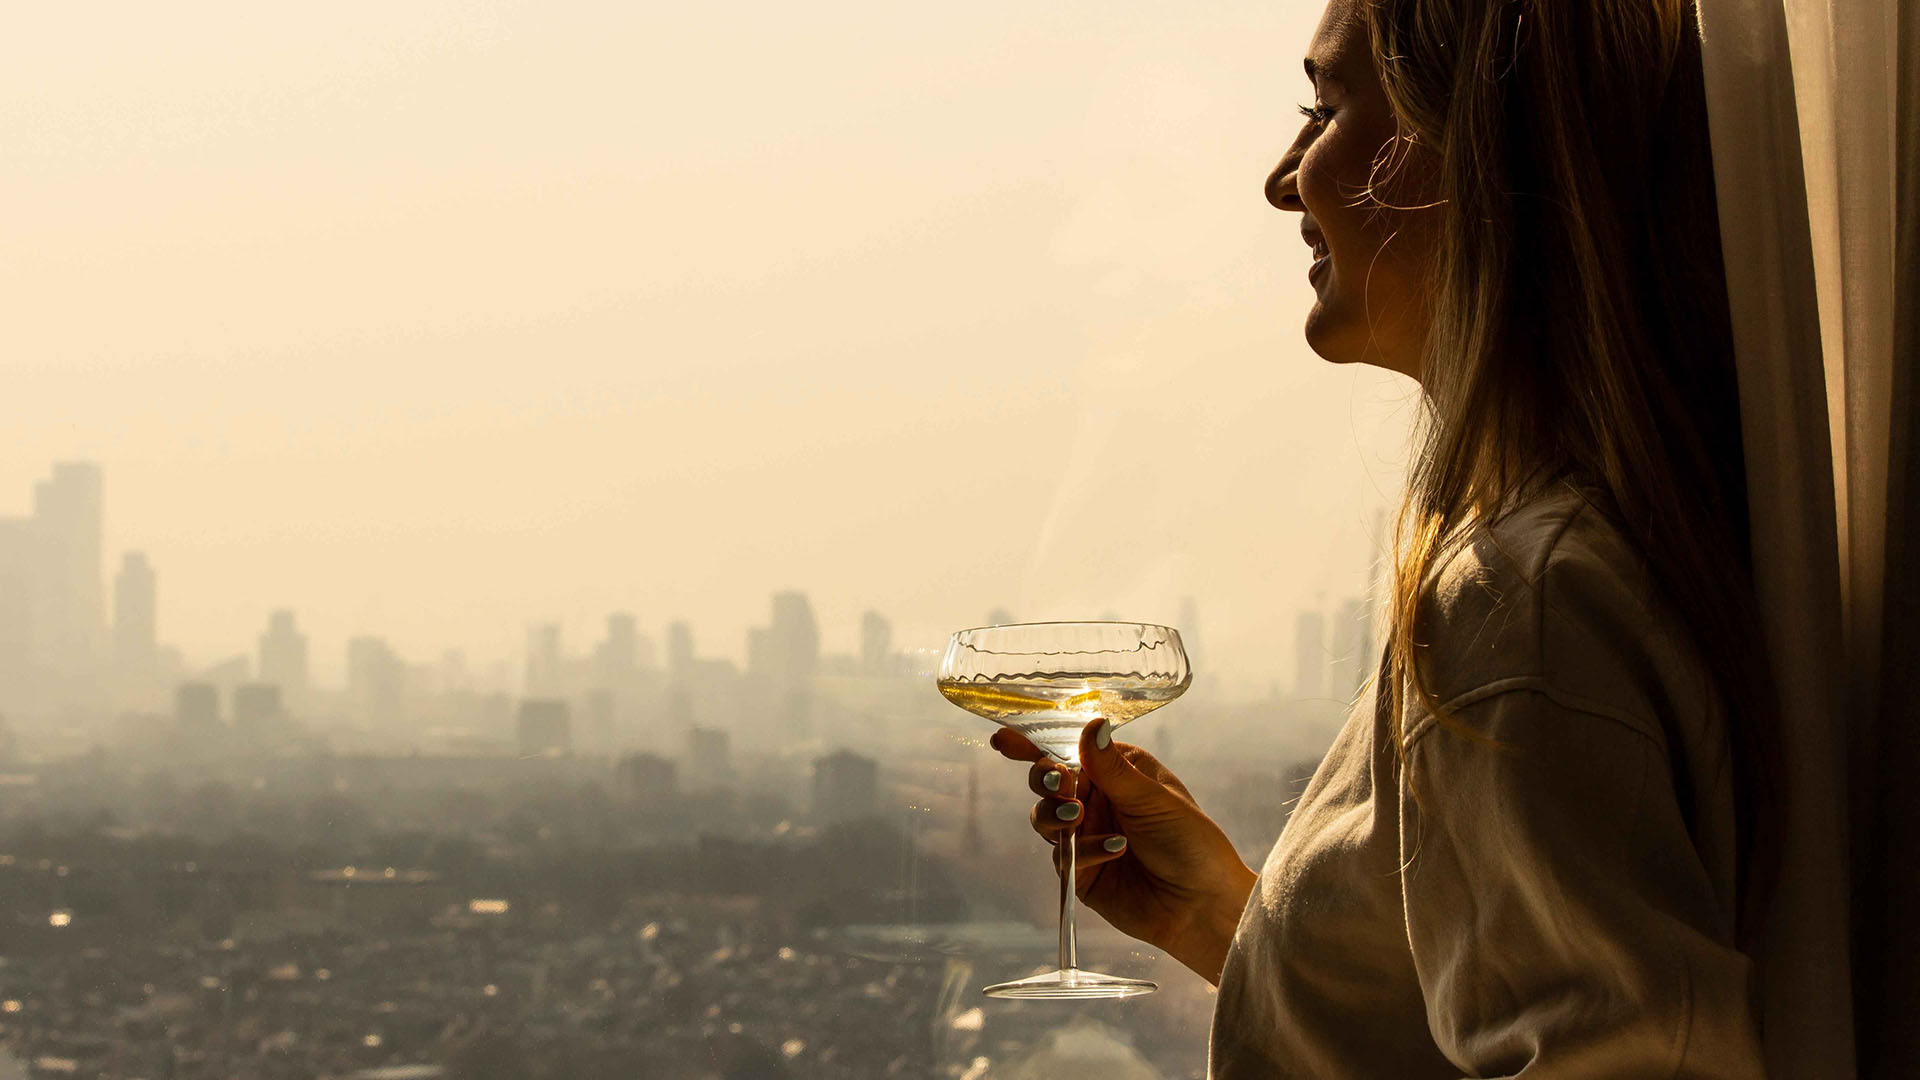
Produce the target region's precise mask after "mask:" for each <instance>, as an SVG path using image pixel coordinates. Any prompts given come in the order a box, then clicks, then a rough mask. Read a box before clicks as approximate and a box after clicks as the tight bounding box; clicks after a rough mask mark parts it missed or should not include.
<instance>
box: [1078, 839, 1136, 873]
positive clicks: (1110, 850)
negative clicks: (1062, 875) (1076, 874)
mask: <svg viewBox="0 0 1920 1080" xmlns="http://www.w3.org/2000/svg"><path fill="white" fill-rule="evenodd" d="M1126 853H1127V838H1126V837H1124V836H1121V835H1120V834H1119V833H1092V834H1088V835H1084V836H1079V837H1076V838H1075V839H1074V843H1073V865H1074V868H1075V869H1077V870H1083V871H1084V870H1091V869H1093V868H1094V867H1096V866H1103V865H1105V864H1107V863H1110V862H1112V861H1114V860H1115V859H1118V858H1120V857H1121V856H1123V855H1125V854H1126Z"/></svg>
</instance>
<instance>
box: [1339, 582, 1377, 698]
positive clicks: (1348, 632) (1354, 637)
mask: <svg viewBox="0 0 1920 1080" xmlns="http://www.w3.org/2000/svg"><path fill="white" fill-rule="evenodd" d="M1367 631H1368V626H1367V605H1366V603H1365V602H1364V601H1362V600H1358V599H1354V600H1347V601H1345V602H1343V603H1342V604H1341V605H1340V611H1339V613H1338V614H1336V615H1335V616H1334V619H1333V641H1332V646H1333V659H1332V663H1331V664H1330V665H1329V666H1328V667H1329V674H1330V675H1331V677H1332V685H1331V686H1329V687H1328V688H1327V692H1328V693H1329V694H1332V695H1333V696H1334V697H1337V698H1339V699H1340V700H1342V701H1348V700H1351V699H1352V698H1353V697H1354V695H1355V694H1357V693H1359V691H1360V685H1361V683H1363V682H1365V681H1366V679H1367V677H1368V676H1370V675H1372V674H1373V662H1374V661H1375V660H1376V659H1378V658H1377V657H1373V656H1369V655H1368V651H1369V637H1370V635H1369V634H1368V632H1367Z"/></svg>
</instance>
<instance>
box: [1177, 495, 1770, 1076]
mask: <svg viewBox="0 0 1920 1080" xmlns="http://www.w3.org/2000/svg"><path fill="white" fill-rule="evenodd" d="M1594 498H1597V496H1591V495H1589V494H1583V493H1582V491H1581V490H1579V489H1576V488H1575V487H1573V486H1572V485H1570V484H1566V483H1564V482H1563V483H1560V484H1558V485H1556V486H1554V487H1553V488H1551V489H1550V490H1549V491H1548V492H1547V493H1546V494H1544V495H1541V496H1539V497H1537V498H1534V499H1532V500H1530V501H1529V502H1527V503H1525V504H1523V505H1521V506H1520V507H1518V508H1517V509H1516V510H1514V511H1512V512H1510V513H1508V514H1507V515H1505V516H1504V517H1502V518H1501V519H1500V520H1498V521H1496V522H1495V523H1493V524H1491V525H1488V526H1483V527H1482V528H1480V529H1479V530H1478V531H1477V532H1476V533H1475V535H1474V536H1473V538H1472V540H1471V542H1470V543H1469V544H1468V545H1466V546H1465V547H1464V548H1463V549H1462V550H1461V552H1460V553H1459V554H1458V555H1457V556H1455V557H1453V558H1451V559H1449V560H1448V561H1447V562H1446V564H1445V565H1444V567H1443V568H1442V570H1441V572H1440V573H1439V574H1438V576H1437V578H1436V584H1435V586H1434V592H1433V593H1431V594H1430V597H1431V599H1430V600H1429V602H1428V603H1427V605H1426V609H1427V618H1426V620H1425V621H1424V622H1423V624H1422V629H1421V633H1420V634H1419V637H1420V639H1421V640H1422V641H1424V642H1426V643H1428V645H1429V648H1430V651H1431V657H1432V661H1431V662H1432V667H1431V671H1432V674H1433V678H1434V681H1435V682H1436V683H1437V685H1436V686H1435V687H1434V689H1435V692H1436V696H1437V697H1438V698H1439V699H1440V700H1441V701H1442V702H1445V703H1446V704H1447V705H1448V706H1450V707H1451V709H1452V710H1453V711H1454V713H1455V715H1456V716H1457V717H1458V718H1459V719H1460V720H1461V721H1462V722H1464V723H1465V724H1466V725H1468V726H1469V727H1470V728H1471V729H1473V730H1475V731H1478V732H1480V733H1482V734H1484V735H1486V736H1490V737H1491V738H1493V739H1495V740H1498V741H1499V742H1500V743H1501V744H1504V745H1500V746H1495V745H1489V744H1487V743H1485V742H1481V741H1477V740H1475V739H1473V738H1470V737H1466V736H1463V735H1462V734H1460V733H1458V732H1456V731H1454V730H1451V729H1448V728H1445V727H1442V726H1439V725H1437V724H1436V723H1435V722H1434V720H1433V718H1432V716H1431V715H1430V714H1429V713H1428V712H1427V711H1426V710H1425V709H1424V708H1422V707H1420V706H1419V705H1418V704H1417V699H1416V701H1415V702H1414V703H1413V704H1410V705H1409V706H1408V708H1409V710H1410V711H1409V714H1408V717H1407V730H1408V731H1409V732H1410V734H1411V739H1412V742H1411V746H1410V747H1409V750H1408V753H1407V758H1406V760H1407V762H1408V766H1407V768H1406V769H1405V770H1404V775H1403V769H1402V768H1401V767H1400V765H1399V763H1398V762H1397V760H1396V757H1395V755H1394V752H1393V745H1392V741H1391V732H1392V731H1393V724H1392V719H1393V718H1392V717H1391V716H1390V715H1389V712H1388V709H1387V708H1386V707H1385V702H1384V699H1385V697H1386V695H1384V694H1382V695H1379V696H1378V698H1376V696H1375V695H1374V693H1373V692H1372V691H1371V690H1369V691H1368V693H1367V694H1366V695H1365V696H1363V697H1362V699H1361V700H1360V702H1359V704H1358V705H1357V706H1356V707H1355V708H1354V711H1353V713H1352V715H1351V716H1350V717H1349V718H1348V720H1347V723H1346V725H1345V727H1344V729H1343V730H1342V731H1341V732H1340V734H1339V736H1338V737H1337V738H1336V739H1335V741H1334V744H1333V747H1332V749H1330V750H1329V751H1328V752H1327V756H1326V760H1325V761H1323V762H1322V763H1321V765H1320V768H1319V770H1318V771H1317V772H1316V773H1315V774H1314V776H1313V779H1312V781H1311V782H1310V783H1309V784H1308V785H1307V789H1306V791H1305V793H1304V794H1303V795H1302V797H1301V799H1300V801H1299V803H1298V805H1297V806H1296V807H1295V809H1294V811H1293V815H1292V817H1291V819H1290V820H1289V821H1288V822H1287V826H1286V828H1285V829H1284V830H1283V831H1282V833H1281V835H1280V839H1279V841H1278V842H1277V843H1276V844H1275V845H1274V848H1273V852H1272V854H1270V855H1269V856H1268V857H1267V862H1266V866H1265V868H1264V869H1263V870H1262V871H1261V874H1260V882H1259V884H1258V886H1256V887H1255V889H1254V892H1253V895H1252V897H1250V898H1249V900H1248V903H1247V907H1246V910H1245V912H1244V913H1243V914H1242V916H1241V920H1240V927H1239V931H1238V933H1237V934H1236V935H1235V937H1234V941H1233V946H1232V949H1231V951H1230V952H1229V954H1228V956H1227V962H1226V968H1225V970H1224V971H1223V972H1222V974H1221V978H1220V995H1219V1000H1218V1003H1217V1004H1216V1006H1215V1011H1214V1020H1213V1031H1212V1040H1211V1047H1210V1053H1209V1066H1210V1075H1211V1076H1212V1077H1214V1078H1215V1080H1243V1078H1251V1077H1261V1078H1269V1077H1313V1078H1316V1080H1337V1078H1345V1077H1368V1078H1381V1077H1394V1078H1408V1080H1423V1078H1427V1077H1461V1076H1471V1077H1499V1076H1524V1077H1531V1078H1554V1080H1576V1078H1577V1080H1587V1078H1599V1077H1607V1078H1615V1077H1618V1078H1627V1077H1633V1078H1639V1077H1660V1078H1669V1077H1687V1078H1705V1077H1713V1078H1733V1077H1740V1078H1750V1077H1759V1076H1761V1075H1762V1067H1761V1064H1760V1062H1761V1058H1760V1050H1759V1037H1758V1032H1757V1030H1756V1021H1755V1015H1756V1014H1755V1011H1754V1004H1753V999H1752V996H1751V990H1750V982H1751V971H1750V965H1749V962H1748V960H1747V958H1746V957H1745V956H1743V955H1742V954H1741V953H1739V952H1737V951H1735V949H1734V948H1733V946H1732V944H1731V943H1732V939H1733V925H1734V916H1733V905H1734V876H1735V872H1734V829H1733V795H1732V781H1731V774H1730V771H1729V767H1728V750H1727V735H1726V719H1725V717H1724V716H1723V715H1722V713H1721V711H1720V708H1719V705H1718V697H1717V695H1716V694H1715V693H1714V692H1713V691H1712V689H1711V687H1710V686H1709V684H1708V681H1707V678H1706V674H1705V670H1704V668H1703V667H1702V665H1701V662H1700V661H1699V659H1698V658H1697V657H1696V656H1695V655H1693V653H1692V652H1691V650H1690V648H1689V647H1688V646H1687V645H1686V643H1685V642H1684V640H1683V639H1682V637H1681V635H1680V632H1679V630H1678V627H1677V623H1676V622H1675V621H1674V619H1673V618H1672V617H1671V615H1669V614H1667V613H1666V612H1664V611H1663V610H1662V609H1661V604H1660V601H1659V599H1658V594H1657V592H1656V590H1655V589H1654V588H1653V587H1652V585H1651V583H1650V580H1649V579H1648V577H1647V576H1646V574H1645V572H1644V570H1643V569H1642V564H1641V560H1639V559H1638V558H1637V557H1636V556H1635V555H1634V554H1633V553H1632V551H1631V550H1630V548H1629V547H1628V545H1627V544H1626V542H1625V541H1624V540H1623V538H1622V537H1621V535H1620V533H1619V532H1618V531H1617V530H1616V529H1615V528H1614V527H1613V526H1612V525H1610V524H1608V521H1607V519H1606V517H1605V516H1603V514H1602V513H1601V512H1600V511H1598V510H1597V509H1595V508H1594V506H1593V505H1591V504H1590V501H1589V500H1590V499H1594ZM1377 703H1378V704H1377Z"/></svg>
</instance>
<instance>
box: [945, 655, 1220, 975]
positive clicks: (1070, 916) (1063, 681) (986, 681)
mask: <svg viewBox="0 0 1920 1080" xmlns="http://www.w3.org/2000/svg"><path fill="white" fill-rule="evenodd" d="M1192 682H1193V671H1192V669H1191V668H1190V667H1189V666H1188V664H1187V653H1186V649H1185V648H1184V647H1182V645H1181V644H1180V632H1179V631H1177V630H1174V629H1173V628H1171V627H1166V626H1156V625H1154V624H1152V623H1123V622H1061V623H1016V624H1013V625H1008V626H983V627H979V628H976V629H973V630H962V631H960V632H958V633H956V634H954V635H953V636H952V637H951V638H950V639H948V641H947V651H946V653H945V654H944V655H942V657H941V659H940V672H939V676H938V678H937V681H936V685H938V686H939V688H940V693H941V694H942V695H944V696H945V697H946V699H947V700H948V701H951V702H953V703H954V704H955V705H958V706H960V707H961V708H963V709H965V710H967V711H968V712H970V713H974V714H975V715H978V716H984V717H986V718H987V719H989V720H993V721H996V722H998V723H1001V724H1005V725H1006V726H1007V727H1010V728H1012V729H1014V730H1015V731H1018V732H1019V733H1020V734H1022V735H1024V736H1026V738H1027V740H1028V741H1029V742H1031V743H1033V744H1034V745H1035V746H1037V747H1039V748H1040V749H1041V750H1043V751H1045V752H1046V753H1047V755H1048V756H1050V757H1052V758H1053V759H1054V760H1055V761H1058V762H1060V763H1062V764H1064V765H1066V766H1067V767H1068V768H1070V769H1073V770H1074V771H1075V772H1078V771H1079V769H1080V733H1081V731H1082V730H1084V729H1085V728H1086V726H1087V724H1089V723H1091V722H1092V721H1094V720H1095V719H1106V720H1109V721H1111V722H1112V723H1113V726H1115V727H1119V726H1120V725H1121V724H1124V723H1127V722H1128V721H1130V720H1134V719H1137V718H1139V717H1141V716H1144V715H1146V714H1147V713H1149V712H1152V711H1153V710H1155V709H1157V708H1159V707H1160V706H1162V705H1165V704H1166V703H1167V702H1169V701H1172V700H1173V699H1174V698H1177V697H1179V696H1180V695H1181V694H1182V693H1184V692H1185V691H1186V689H1187V687H1188V686H1189V685H1190V684H1191V683H1192ZM1061 846H1062V847H1064V848H1065V849H1066V850H1065V851H1064V852H1063V853H1062V861H1063V862H1064V864H1065V867H1066V869H1065V870H1064V871H1063V872H1062V873H1061V876H1060V966H1059V968H1058V969H1057V970H1054V971H1050V972H1047V973H1045V974H1042V975H1035V976H1033V977H1031V978H1026V979H1020V980H1017V981H1015V982H1008V983H999V984H997V985H994V986H989V987H987V989H986V994H987V996H989V997H1008V998H1041V999H1054V1000H1060V999H1078V998H1120V997H1132V996H1133V995H1135V994H1150V993H1152V992H1153V991H1154V990H1156V989H1158V987H1156V986H1154V984H1153V983H1151V982H1148V981H1147V980H1145V979H1125V978H1120V977H1119V976H1115V975H1103V974H1101V973H1099V972H1097V971H1084V970H1082V969H1081V968H1080V961H1079V947H1078V944H1077V942H1076V941H1075V938H1074V924H1073V922H1074V896H1075V893H1074V861H1075V860H1074V855H1075V835H1074V833H1071V832H1070V833H1068V834H1067V836H1066V838H1065V839H1064V840H1062V841H1061Z"/></svg>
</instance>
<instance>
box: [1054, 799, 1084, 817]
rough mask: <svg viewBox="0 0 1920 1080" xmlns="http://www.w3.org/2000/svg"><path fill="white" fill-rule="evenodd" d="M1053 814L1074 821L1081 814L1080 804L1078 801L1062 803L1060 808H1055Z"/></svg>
mask: <svg viewBox="0 0 1920 1080" xmlns="http://www.w3.org/2000/svg"><path fill="white" fill-rule="evenodd" d="M1053 816H1054V817H1057V818H1059V819H1060V820H1061V821H1072V820H1073V819H1075V818H1077V817H1079V816H1080V804H1079V803H1077V802H1070V803H1061V804H1060V809H1058V810H1055V811H1054V812H1053Z"/></svg>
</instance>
